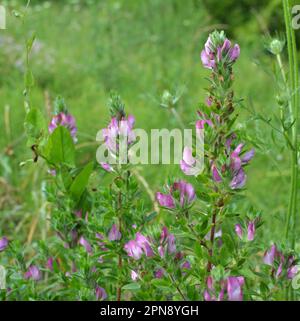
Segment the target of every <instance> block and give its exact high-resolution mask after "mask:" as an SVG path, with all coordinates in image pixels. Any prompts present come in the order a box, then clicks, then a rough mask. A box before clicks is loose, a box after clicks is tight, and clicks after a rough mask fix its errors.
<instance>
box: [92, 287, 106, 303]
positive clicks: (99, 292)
mask: <svg viewBox="0 0 300 321" xmlns="http://www.w3.org/2000/svg"><path fill="white" fill-rule="evenodd" d="M95 293H96V300H97V301H100V300H101V301H102V300H105V299H106V298H107V294H106V291H105V290H104V289H103V288H101V287H100V286H98V285H97V286H96V289H95Z"/></svg>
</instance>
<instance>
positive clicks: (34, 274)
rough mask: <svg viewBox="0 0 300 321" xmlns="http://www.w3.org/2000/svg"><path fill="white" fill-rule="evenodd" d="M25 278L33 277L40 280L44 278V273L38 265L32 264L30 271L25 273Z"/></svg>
mask: <svg viewBox="0 0 300 321" xmlns="http://www.w3.org/2000/svg"><path fill="white" fill-rule="evenodd" d="M24 277H25V279H32V280H34V281H39V280H40V279H41V278H42V273H41V271H40V269H39V268H38V267H37V266H36V265H31V266H30V267H29V269H28V271H27V272H26V273H25V276H24Z"/></svg>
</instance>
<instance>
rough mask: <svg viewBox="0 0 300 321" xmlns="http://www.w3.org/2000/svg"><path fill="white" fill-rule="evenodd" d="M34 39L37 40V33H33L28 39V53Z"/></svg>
mask: <svg viewBox="0 0 300 321" xmlns="http://www.w3.org/2000/svg"><path fill="white" fill-rule="evenodd" d="M34 41H35V33H33V34H32V35H31V36H30V37H29V38H28V39H27V40H26V48H27V52H28V53H29V52H30V51H31V49H32V46H33V43H34Z"/></svg>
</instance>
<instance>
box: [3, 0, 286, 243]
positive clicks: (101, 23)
mask: <svg viewBox="0 0 300 321" xmlns="http://www.w3.org/2000/svg"><path fill="white" fill-rule="evenodd" d="M70 3H71V2H70ZM218 23H219V22H218V21H214V20H213V19H212V18H210V16H209V15H208V13H207V12H206V10H205V8H204V6H203V5H201V3H199V2H197V5H196V2H193V1H189V2H186V1H171V0H166V1H159V0H153V1H141V2H138V1H134V0H126V1H100V2H99V4H97V5H90V6H82V7H77V6H74V5H71V4H70V5H66V4H60V3H58V2H54V3H52V4H51V5H50V6H44V5H39V6H36V5H34V1H33V5H32V6H31V8H30V10H29V13H28V16H27V18H26V23H25V24H24V25H22V24H21V23H20V21H18V20H17V19H16V18H15V17H13V15H9V16H8V27H7V30H5V31H1V33H0V37H1V38H0V39H1V47H2V48H4V46H5V50H2V49H1V53H0V63H1V69H2V70H3V72H2V73H1V76H0V101H1V113H0V150H1V156H0V163H1V166H0V176H1V177H3V182H2V183H1V184H2V185H1V186H0V187H1V189H2V190H1V192H0V197H1V203H0V215H1V216H0V220H2V223H1V224H0V232H3V233H4V231H5V232H6V230H7V229H9V230H10V232H11V233H12V235H14V236H15V237H18V238H20V239H22V240H26V239H27V240H28V238H29V235H30V236H31V237H33V238H36V239H38V238H39V237H40V236H41V235H42V233H43V231H44V224H45V219H44V211H45V206H44V203H43V198H42V197H41V195H42V193H41V190H42V181H43V179H45V177H46V173H45V171H46V170H45V169H43V168H40V169H37V167H36V165H33V164H28V165H26V166H23V167H20V166H19V163H20V162H22V161H24V160H26V159H28V158H31V157H32V154H31V151H30V149H29V148H27V147H26V146H24V145H25V137H24V136H23V132H24V131H23V119H24V114H25V112H24V108H23V95H22V92H23V89H24V85H23V74H22V73H23V67H22V66H23V65H22V60H24V50H22V46H23V44H24V39H25V37H26V36H27V35H28V34H29V33H30V32H31V31H33V30H34V31H35V32H36V36H37V42H38V44H39V45H40V46H41V47H40V48H38V49H36V52H35V53H33V54H32V57H31V66H32V70H33V73H34V75H35V79H36V85H35V88H34V90H33V92H32V100H33V102H34V105H35V106H37V107H39V108H41V110H43V111H44V112H45V113H47V112H48V111H49V106H51V104H52V101H53V99H54V98H55V96H57V95H59V94H61V95H63V96H64V97H65V100H66V102H67V105H68V106H69V109H70V111H71V112H72V113H73V114H74V115H75V117H76V119H77V123H78V128H79V144H80V143H81V142H83V141H86V139H87V138H88V139H89V140H90V142H91V143H93V142H95V136H96V133H97V131H98V130H99V129H101V128H103V127H104V126H105V125H106V123H107V122H108V120H109V114H108V109H107V99H108V96H109V92H110V91H111V90H117V91H118V92H119V93H120V95H121V96H122V98H123V100H124V101H125V103H126V110H127V112H129V113H133V114H134V115H135V116H136V126H137V127H138V128H144V129H146V130H148V131H149V130H150V129H152V128H174V127H178V124H177V123H176V120H174V119H173V118H172V117H171V115H170V114H169V112H168V111H167V110H165V109H163V108H161V107H160V106H159V102H160V97H161V95H162V93H163V91H164V90H170V91H171V92H172V91H174V90H176V88H185V90H184V93H183V95H182V97H181V99H180V101H179V103H178V106H177V108H178V109H177V111H178V113H179V114H180V115H181V117H182V119H183V121H184V122H185V123H186V124H190V122H191V121H192V120H193V119H195V111H196V110H197V105H198V103H199V102H203V101H204V99H205V91H204V90H203V89H202V88H204V87H206V86H207V80H206V79H205V77H207V76H208V73H207V72H206V71H205V70H204V69H203V68H202V67H201V62H200V58H199V54H200V51H201V48H202V46H203V43H204V41H205V39H206V38H207V35H208V33H209V32H210V31H212V30H214V28H215V27H217V26H218ZM252 24H253V25H256V24H258V22H257V21H256V18H255V17H253V21H252ZM256 27H257V26H256ZM258 29H259V28H254V30H258ZM226 31H227V32H228V33H233V30H232V29H231V26H230V25H228V26H226ZM247 32H249V24H248V25H247V28H246V27H245V30H244V31H243V26H241V27H240V28H239V33H237V34H236V41H238V42H239V44H240V46H241V49H242V51H241V57H240V59H239V62H238V63H237V64H236V66H235V70H236V72H235V77H236V81H235V89H236V93H237V95H238V96H239V97H244V98H245V101H244V105H245V106H246V107H247V108H249V106H253V107H254V108H255V111H256V112H258V113H262V114H263V115H265V116H266V117H272V115H273V114H274V113H276V112H277V111H276V103H275V98H274V96H275V95H276V87H275V82H274V80H273V79H272V77H271V76H270V75H268V73H267V72H266V70H268V69H271V68H272V63H271V59H270V57H269V56H268V55H267V54H266V52H265V50H264V48H263V44H262V41H261V34H260V33H258V32H256V33H252V34H251V37H248V36H247ZM7 39H10V40H9V41H10V42H11V43H10V44H9V45H7ZM19 46H21V48H19ZM262 65H263V66H264V67H265V68H261V66H262ZM265 69H266V70H265ZM8 111H9V112H8ZM240 114H241V118H242V119H244V120H246V121H247V123H246V124H247V127H246V129H247V135H248V136H249V137H250V138H252V140H257V139H259V141H260V144H259V148H257V154H256V157H255V159H254V160H253V162H252V165H251V168H250V167H249V168H248V169H247V171H248V184H247V191H246V193H247V195H248V199H249V201H250V202H251V203H252V204H253V205H254V206H255V207H256V208H257V209H259V210H261V211H263V218H264V220H265V228H264V229H262V230H263V231H261V232H260V233H264V234H265V235H264V239H265V240H266V241H271V240H283V239H284V235H283V222H284V217H285V212H286V209H287V202H288V197H287V196H288V189H289V171H288V168H289V164H288V157H287V155H285V154H284V153H283V148H282V143H281V142H280V141H279V140H278V137H273V138H274V139H272V136H271V129H270V127H269V126H267V125H266V124H264V123H262V122H261V121H258V120H254V119H253V117H252V116H253V115H251V114H250V113H249V112H248V111H247V110H246V109H245V108H242V107H241V111H240ZM8 118H9V124H8V123H7V121H6V119H8ZM95 150H96V146H95V145H94V146H93V145H91V146H87V147H84V148H82V153H81V155H82V156H81V158H80V160H79V161H80V162H82V163H84V162H86V161H87V160H88V159H91V158H93V157H94V156H95ZM140 173H141V175H142V176H143V177H144V178H145V180H146V181H147V182H148V183H149V186H150V188H151V190H153V191H157V190H159V189H160V188H161V186H162V185H163V184H164V183H165V181H166V180H167V178H168V177H169V176H171V177H173V176H176V175H177V176H180V175H181V173H180V170H179V167H178V166H162V165H151V166H141V167H140ZM103 182H104V183H105V177H103ZM145 201H146V203H147V204H149V205H150V201H149V199H148V198H147V194H145ZM32 229H34V230H33V231H32ZM1 230H2V231H1ZM30 233H33V235H31V234H30ZM6 234H8V233H7V232H6Z"/></svg>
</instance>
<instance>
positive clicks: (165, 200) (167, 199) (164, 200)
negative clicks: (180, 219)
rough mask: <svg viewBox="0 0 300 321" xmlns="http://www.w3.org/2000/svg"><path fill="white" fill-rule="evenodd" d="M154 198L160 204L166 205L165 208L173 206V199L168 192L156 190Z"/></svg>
mask: <svg viewBox="0 0 300 321" xmlns="http://www.w3.org/2000/svg"><path fill="white" fill-rule="evenodd" d="M156 200H157V202H158V203H159V205H160V206H163V207H167V208H175V203H174V199H173V197H172V195H170V194H163V193H160V192H157V193H156Z"/></svg>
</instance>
